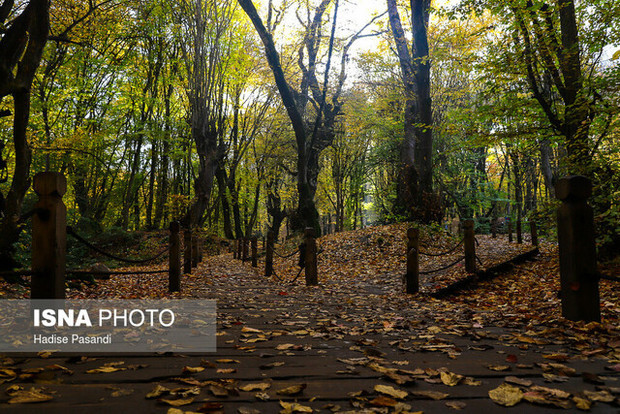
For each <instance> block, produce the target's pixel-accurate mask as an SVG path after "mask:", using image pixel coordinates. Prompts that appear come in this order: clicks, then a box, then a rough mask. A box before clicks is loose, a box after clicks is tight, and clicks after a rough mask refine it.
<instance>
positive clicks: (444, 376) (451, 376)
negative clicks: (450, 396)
mask: <svg viewBox="0 0 620 414" xmlns="http://www.w3.org/2000/svg"><path fill="white" fill-rule="evenodd" d="M440 377H441V382H443V383H444V384H445V385H447V386H449V387H454V386H455V385H458V383H459V382H461V380H462V379H463V378H464V376H463V375H459V374H455V373H454V372H441V373H440Z"/></svg>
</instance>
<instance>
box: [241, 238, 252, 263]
mask: <svg viewBox="0 0 620 414" xmlns="http://www.w3.org/2000/svg"><path fill="white" fill-rule="evenodd" d="M241 243H243V248H242V250H241V253H242V254H243V259H242V260H243V261H244V262H245V261H246V260H248V259H249V257H248V255H249V254H250V252H249V250H250V248H249V239H248V238H247V237H244V238H242V239H241Z"/></svg>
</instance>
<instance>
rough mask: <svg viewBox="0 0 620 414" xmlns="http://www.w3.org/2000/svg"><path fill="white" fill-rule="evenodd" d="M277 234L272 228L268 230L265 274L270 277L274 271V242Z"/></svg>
mask: <svg viewBox="0 0 620 414" xmlns="http://www.w3.org/2000/svg"><path fill="white" fill-rule="evenodd" d="M274 242H275V235H274V234H273V231H272V230H269V231H267V250H266V252H265V276H266V277H269V276H271V274H272V273H273V244H274Z"/></svg>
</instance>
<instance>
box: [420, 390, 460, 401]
mask: <svg viewBox="0 0 620 414" xmlns="http://www.w3.org/2000/svg"><path fill="white" fill-rule="evenodd" d="M411 396H412V397H420V398H428V399H431V400H443V399H444V398H447V397H449V396H450V394H446V393H445V392H439V391H411Z"/></svg>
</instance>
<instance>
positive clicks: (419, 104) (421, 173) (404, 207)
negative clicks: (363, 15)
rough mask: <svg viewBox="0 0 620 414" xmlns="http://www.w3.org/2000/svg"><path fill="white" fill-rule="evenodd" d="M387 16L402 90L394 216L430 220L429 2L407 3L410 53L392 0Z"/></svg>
mask: <svg viewBox="0 0 620 414" xmlns="http://www.w3.org/2000/svg"><path fill="white" fill-rule="evenodd" d="M387 7H388V16H389V21H390V27H391V29H392V35H393V38H394V43H395V45H396V51H397V55H398V59H399V62H400V67H401V77H402V82H403V87H404V90H405V126H404V137H403V142H402V144H401V151H400V162H401V168H400V172H399V178H398V186H397V192H398V199H397V205H396V212H397V213H399V214H402V215H404V216H405V217H406V218H408V219H411V218H418V219H422V220H425V221H430V220H433V219H434V216H435V215H436V214H435V213H434V211H432V210H433V205H434V204H435V203H434V202H433V200H434V198H435V197H433V176H432V150H433V131H432V128H433V117H432V102H431V95H430V57H429V49H428V38H427V28H428V19H429V8H430V1H429V0H411V25H412V45H411V46H412V51H413V54H412V53H410V51H409V47H408V45H407V38H406V36H405V32H404V30H403V27H402V23H401V20H400V15H399V13H398V8H397V4H396V0H387Z"/></svg>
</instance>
